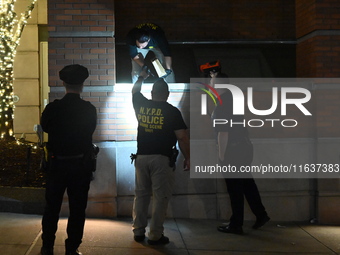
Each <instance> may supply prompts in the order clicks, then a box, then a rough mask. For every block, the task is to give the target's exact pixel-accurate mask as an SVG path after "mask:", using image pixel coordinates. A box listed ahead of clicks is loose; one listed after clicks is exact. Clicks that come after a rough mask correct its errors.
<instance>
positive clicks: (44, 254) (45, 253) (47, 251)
mask: <svg viewBox="0 0 340 255" xmlns="http://www.w3.org/2000/svg"><path fill="white" fill-rule="evenodd" d="M40 254H41V255H53V248H46V247H41V250H40Z"/></svg>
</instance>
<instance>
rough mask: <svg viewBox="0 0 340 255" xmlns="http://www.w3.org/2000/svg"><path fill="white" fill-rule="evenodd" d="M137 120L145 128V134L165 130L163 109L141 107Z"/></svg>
mask: <svg viewBox="0 0 340 255" xmlns="http://www.w3.org/2000/svg"><path fill="white" fill-rule="evenodd" d="M137 119H138V123H139V126H140V127H143V128H144V130H145V132H148V133H153V131H154V130H156V129H162V128H163V124H164V117H163V115H162V109H159V108H148V107H141V108H140V109H139V113H138V114H137Z"/></svg>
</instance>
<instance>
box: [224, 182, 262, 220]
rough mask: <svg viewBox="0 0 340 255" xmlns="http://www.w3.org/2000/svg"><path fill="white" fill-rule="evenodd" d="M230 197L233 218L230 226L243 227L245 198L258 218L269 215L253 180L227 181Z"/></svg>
mask: <svg viewBox="0 0 340 255" xmlns="http://www.w3.org/2000/svg"><path fill="white" fill-rule="evenodd" d="M225 182H226V184H227V190H228V193H229V197H230V203H231V209H232V216H231V218H230V226H232V227H241V226H242V225H243V217H244V197H245V198H246V200H247V202H248V204H249V207H250V209H251V211H252V212H253V213H254V215H255V216H256V218H259V219H261V218H263V217H265V216H266V215H267V213H266V211H265V208H264V206H263V204H262V201H261V197H260V194H259V191H258V189H257V186H256V183H255V181H254V179H253V178H242V179H234V178H233V179H225Z"/></svg>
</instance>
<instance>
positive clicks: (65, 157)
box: [52, 154, 84, 160]
mask: <svg viewBox="0 0 340 255" xmlns="http://www.w3.org/2000/svg"><path fill="white" fill-rule="evenodd" d="M52 157H54V158H55V159H59V160H67V159H78V158H83V157H84V154H78V155H72V156H58V155H54V156H52Z"/></svg>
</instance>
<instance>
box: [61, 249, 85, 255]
mask: <svg viewBox="0 0 340 255" xmlns="http://www.w3.org/2000/svg"><path fill="white" fill-rule="evenodd" d="M65 255H83V254H82V253H81V252H80V251H78V250H76V251H67V252H66V253H65Z"/></svg>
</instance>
